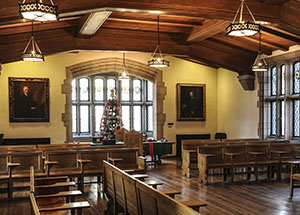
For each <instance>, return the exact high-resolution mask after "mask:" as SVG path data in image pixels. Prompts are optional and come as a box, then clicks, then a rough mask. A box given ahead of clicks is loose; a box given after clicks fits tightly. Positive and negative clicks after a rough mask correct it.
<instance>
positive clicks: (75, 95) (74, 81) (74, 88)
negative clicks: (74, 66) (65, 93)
mask: <svg viewBox="0 0 300 215" xmlns="http://www.w3.org/2000/svg"><path fill="white" fill-rule="evenodd" d="M76 99H77V91H76V80H73V81H72V100H73V101H76Z"/></svg>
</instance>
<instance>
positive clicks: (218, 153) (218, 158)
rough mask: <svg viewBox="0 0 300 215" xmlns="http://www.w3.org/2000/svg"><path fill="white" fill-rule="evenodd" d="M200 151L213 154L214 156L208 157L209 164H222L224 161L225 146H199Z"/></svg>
mask: <svg viewBox="0 0 300 215" xmlns="http://www.w3.org/2000/svg"><path fill="white" fill-rule="evenodd" d="M197 151H198V153H201V154H212V155H214V156H213V157H208V158H207V162H208V164H220V163H224V156H223V146H219V145H217V146H213V145H208V146H199V147H198V150H197Z"/></svg>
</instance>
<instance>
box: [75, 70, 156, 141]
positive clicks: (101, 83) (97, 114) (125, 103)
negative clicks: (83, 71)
mask: <svg viewBox="0 0 300 215" xmlns="http://www.w3.org/2000/svg"><path fill="white" fill-rule="evenodd" d="M116 77H117V74H116V73H107V74H99V75H91V76H88V77H80V78H77V79H74V80H73V81H72V126H73V130H72V131H73V137H92V136H95V135H97V133H98V131H99V127H100V122H101V118H102V114H103V109H104V105H105V102H106V101H107V100H109V99H111V90H112V89H114V92H116V93H115V94H116V96H117V99H118V100H119V101H120V105H121V107H120V108H121V112H122V121H123V127H125V128H126V129H128V130H132V129H134V130H136V131H141V132H143V133H145V134H147V136H152V135H153V90H154V89H153V83H152V82H151V81H148V80H143V79H140V78H137V77H131V78H130V79H122V80H118V79H117V78H116Z"/></svg>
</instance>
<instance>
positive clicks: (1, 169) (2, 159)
mask: <svg viewBox="0 0 300 215" xmlns="http://www.w3.org/2000/svg"><path fill="white" fill-rule="evenodd" d="M7 162H8V154H7V153H5V152H4V153H0V183H5V184H6V185H7V194H8V197H9V176H8V166H7Z"/></svg>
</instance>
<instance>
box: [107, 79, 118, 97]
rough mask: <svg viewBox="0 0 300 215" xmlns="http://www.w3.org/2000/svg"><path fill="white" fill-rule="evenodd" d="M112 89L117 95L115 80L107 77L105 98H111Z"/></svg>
mask: <svg viewBox="0 0 300 215" xmlns="http://www.w3.org/2000/svg"><path fill="white" fill-rule="evenodd" d="M112 89H114V90H115V92H114V93H115V95H117V92H116V80H115V79H112V78H110V79H108V80H107V99H111V90H112Z"/></svg>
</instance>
